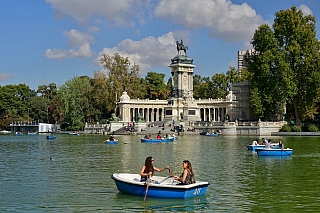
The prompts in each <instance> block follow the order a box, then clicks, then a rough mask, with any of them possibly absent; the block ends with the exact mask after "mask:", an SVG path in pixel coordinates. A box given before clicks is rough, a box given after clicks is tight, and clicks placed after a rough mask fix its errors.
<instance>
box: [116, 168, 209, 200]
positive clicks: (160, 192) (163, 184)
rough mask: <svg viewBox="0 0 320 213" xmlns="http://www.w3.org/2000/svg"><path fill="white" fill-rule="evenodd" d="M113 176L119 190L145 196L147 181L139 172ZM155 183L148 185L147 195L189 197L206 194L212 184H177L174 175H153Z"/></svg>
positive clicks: (171, 197) (173, 197)
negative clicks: (142, 180)
mask: <svg viewBox="0 0 320 213" xmlns="http://www.w3.org/2000/svg"><path fill="white" fill-rule="evenodd" d="M111 178H112V179H113V180H114V182H115V184H116V186H117V188H118V190H119V191H120V192H122V193H125V194H130V195H136V196H145V193H146V183H145V182H140V175H139V174H129V173H114V174H112V176H111ZM152 180H153V181H154V183H150V184H149V187H148V193H147V197H156V198H170V199H188V198H193V197H198V196H204V195H205V194H206V191H207V188H208V186H209V185H210V184H209V183H208V182H203V181H197V182H196V183H193V184H189V185H177V184H178V183H179V181H176V180H174V179H173V177H170V176H169V177H161V176H152Z"/></svg>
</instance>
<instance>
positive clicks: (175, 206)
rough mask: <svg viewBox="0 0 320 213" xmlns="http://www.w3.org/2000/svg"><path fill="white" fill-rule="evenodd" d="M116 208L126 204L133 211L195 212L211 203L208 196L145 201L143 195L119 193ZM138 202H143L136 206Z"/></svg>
mask: <svg viewBox="0 0 320 213" xmlns="http://www.w3.org/2000/svg"><path fill="white" fill-rule="evenodd" d="M114 201H115V203H117V205H115V206H114V207H115V208H120V206H119V205H118V204H122V205H123V204H125V206H126V209H128V207H129V210H130V211H132V212H136V211H138V212H141V211H142V212H149V211H151V210H152V211H156V212H157V211H179V212H194V211H199V212H201V211H204V210H205V209H208V207H209V203H208V201H207V198H206V197H197V198H194V199H186V200H183V199H160V198H151V197H150V198H147V201H146V202H145V203H144V202H143V197H137V196H132V195H126V194H123V193H118V194H116V196H115V197H114ZM137 203H141V206H136V204H137Z"/></svg>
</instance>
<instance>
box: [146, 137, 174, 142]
mask: <svg viewBox="0 0 320 213" xmlns="http://www.w3.org/2000/svg"><path fill="white" fill-rule="evenodd" d="M140 140H141V142H142V143H160V142H172V141H173V140H174V138H161V139H145V138H141V139H140Z"/></svg>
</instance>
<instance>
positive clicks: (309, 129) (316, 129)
mask: <svg viewBox="0 0 320 213" xmlns="http://www.w3.org/2000/svg"><path fill="white" fill-rule="evenodd" d="M308 131H309V132H319V128H318V127H317V126H316V125H314V124H310V125H309V126H308Z"/></svg>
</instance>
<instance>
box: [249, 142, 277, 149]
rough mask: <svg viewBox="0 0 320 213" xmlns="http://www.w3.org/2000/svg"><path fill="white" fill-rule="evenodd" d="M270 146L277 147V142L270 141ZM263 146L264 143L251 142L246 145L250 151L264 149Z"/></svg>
mask: <svg viewBox="0 0 320 213" xmlns="http://www.w3.org/2000/svg"><path fill="white" fill-rule="evenodd" d="M270 146H271V148H272V149H278V148H279V144H278V143H271V144H270ZM264 147H265V145H252V144H249V145H247V148H248V150H251V151H256V150H257V149H264Z"/></svg>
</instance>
